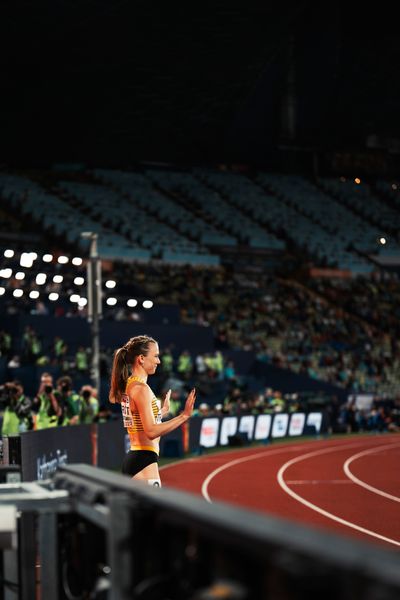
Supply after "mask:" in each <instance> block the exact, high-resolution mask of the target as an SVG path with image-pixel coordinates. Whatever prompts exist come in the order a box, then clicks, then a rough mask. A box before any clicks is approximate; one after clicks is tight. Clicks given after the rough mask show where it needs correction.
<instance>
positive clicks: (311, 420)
mask: <svg viewBox="0 0 400 600" xmlns="http://www.w3.org/2000/svg"><path fill="white" fill-rule="evenodd" d="M307 425H314V426H315V430H316V432H317V433H319V432H320V431H321V425H322V413H320V412H312V413H308V415H307Z"/></svg>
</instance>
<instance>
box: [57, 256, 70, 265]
mask: <svg viewBox="0 0 400 600" xmlns="http://www.w3.org/2000/svg"><path fill="white" fill-rule="evenodd" d="M57 262H59V263H60V265H66V264H67V262H69V258H68V256H59V257H58V258H57Z"/></svg>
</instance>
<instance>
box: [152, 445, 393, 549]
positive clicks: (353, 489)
mask: <svg viewBox="0 0 400 600" xmlns="http://www.w3.org/2000/svg"><path fill="white" fill-rule="evenodd" d="M399 458H400V436H399V435H384V436H360V437H354V438H343V439H339V440H313V441H311V442H301V440H299V441H296V442H295V443H293V442H292V443H288V444H280V443H274V444H271V445H270V446H259V447H257V448H246V449H241V450H235V451H226V452H222V453H216V454H209V455H205V456H202V457H199V458H192V459H188V460H186V461H180V462H178V463H173V464H170V465H166V466H165V467H163V468H162V474H161V477H162V480H163V485H165V486H170V487H175V488H178V489H181V490H185V491H189V492H192V493H196V494H199V495H200V494H201V495H202V496H203V497H204V498H205V499H206V500H207V501H209V502H212V501H213V500H222V501H224V502H230V503H232V504H238V505H240V506H244V507H246V508H248V509H250V510H255V511H258V512H266V513H268V514H275V515H278V516H281V517H285V518H288V519H294V520H297V521H301V522H302V523H306V524H309V525H313V526H318V527H325V528H330V529H334V530H335V531H336V532H339V531H340V532H341V533H343V534H345V535H356V536H358V537H361V538H363V539H368V541H370V542H371V541H372V542H376V543H379V544H384V545H386V546H388V545H389V546H390V547H391V548H392V549H399V550H400V486H399V478H398V477H397V475H396V474H397V471H398V468H397V465H398V461H399Z"/></svg>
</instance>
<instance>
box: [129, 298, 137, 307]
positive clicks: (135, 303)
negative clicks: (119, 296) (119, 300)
mask: <svg viewBox="0 0 400 600" xmlns="http://www.w3.org/2000/svg"><path fill="white" fill-rule="evenodd" d="M137 303H138V301H137V300H135V298H129V300H128V301H127V305H128V306H130V307H131V308H134V307H135V306H137Z"/></svg>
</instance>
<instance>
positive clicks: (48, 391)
mask: <svg viewBox="0 0 400 600" xmlns="http://www.w3.org/2000/svg"><path fill="white" fill-rule="evenodd" d="M44 391H45V392H46V394H50V393H51V392H52V391H53V386H52V385H46V386H45V388H44Z"/></svg>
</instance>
